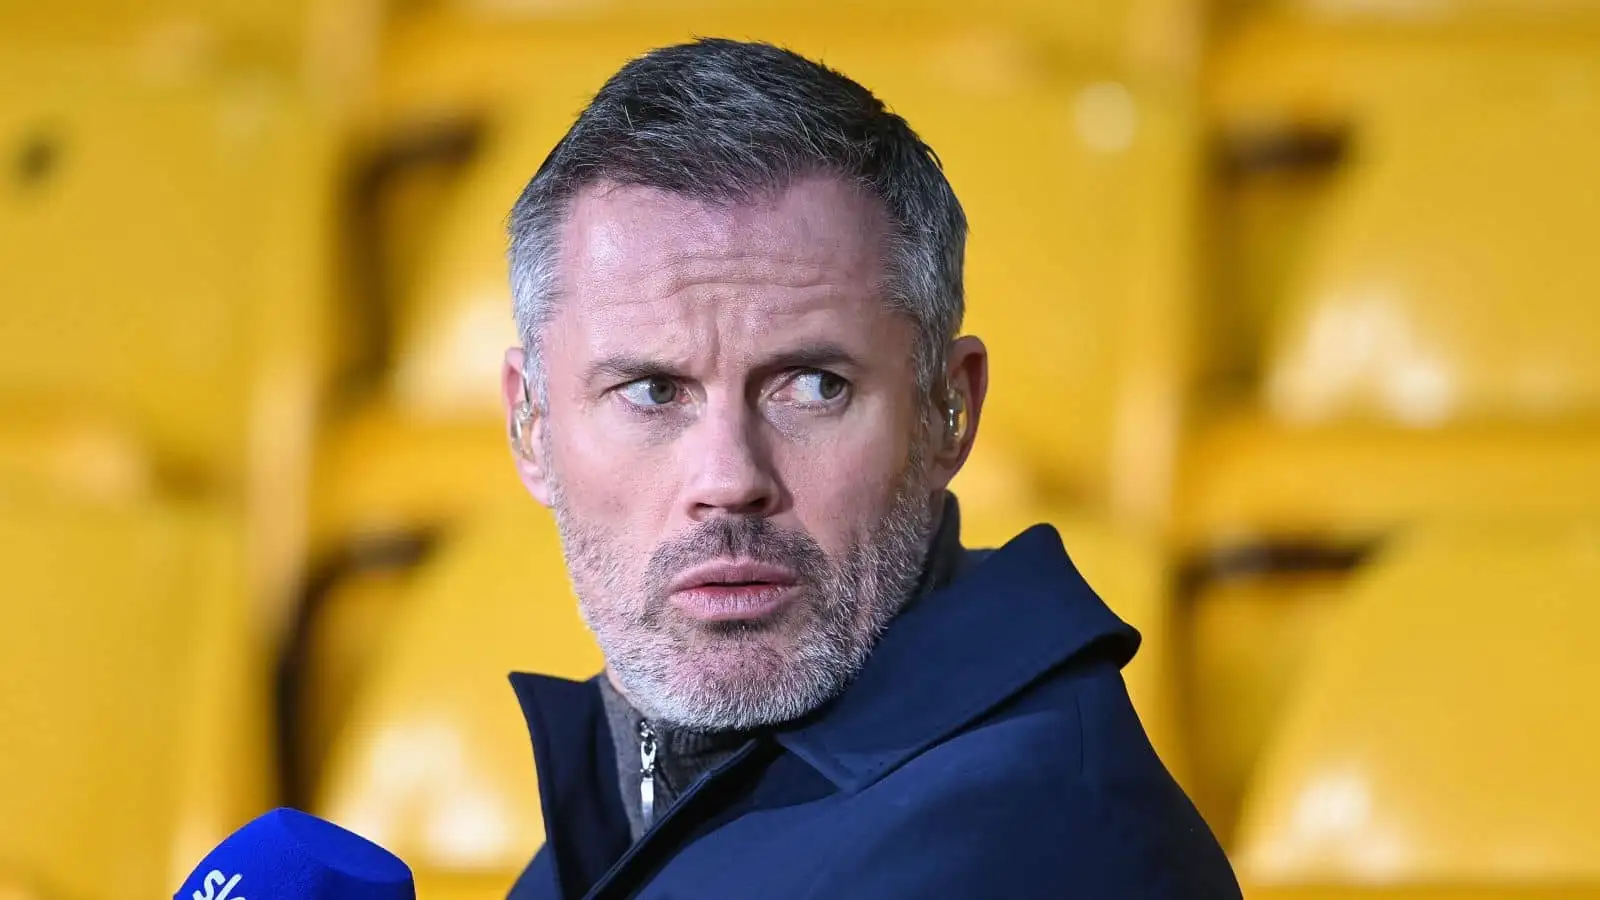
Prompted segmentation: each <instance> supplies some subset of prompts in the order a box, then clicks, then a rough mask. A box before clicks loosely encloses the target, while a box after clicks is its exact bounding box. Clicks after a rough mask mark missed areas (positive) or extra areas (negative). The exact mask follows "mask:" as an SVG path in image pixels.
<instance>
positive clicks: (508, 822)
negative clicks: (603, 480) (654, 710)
mask: <svg viewBox="0 0 1600 900" xmlns="http://www.w3.org/2000/svg"><path fill="white" fill-rule="evenodd" d="M405 601H406V602H405V604H404V605H403V606H402V607H401V608H400V609H399V610H398V611H397V613H396V615H397V621H396V623H395V625H394V627H393V630H392V632H391V633H390V640H389V641H387V642H386V645H385V646H384V647H383V648H382V652H381V654H380V655H379V657H378V662H377V667H376V668H375V669H374V671H373V672H372V673H371V675H370V677H369V678H368V680H367V681H366V683H365V684H364V685H363V686H362V688H361V691H360V695H359V698H358V699H357V701H356V704H355V708H354V711H353V713H352V714H351V717H350V719H349V721H348V722H347V724H346V727H345V728H344V729H342V730H341V732H340V735H339V738H338V742H337V744H336V746H335V748H334V751H333V753H332V756H331V759H330V763H329V766H328V768H327V776H326V778H325V779H324V781H323V784H322V787H321V789H320V790H319V791H318V794H317V796H318V802H317V809H318V811H319V813H320V814H321V815H324V816H327V817H329V818H330V819H332V820H333V821H336V822H339V823H340V824H342V825H345V826H346V827H349V828H352V829H354V830H355V831H357V832H359V833H361V834H364V835H366V836H367V837H370V838H372V839H374V840H377V841H378V842H379V843H381V844H383V845H384V846H386V847H388V848H389V849H391V850H393V851H395V852H396V853H398V854H399V855H400V856H401V857H402V858H404V859H405V860H406V861H407V862H408V863H410V865H411V866H412V868H413V870H414V871H415V872H416V873H417V878H418V883H419V885H420V886H421V887H420V888H419V894H418V895H419V896H448V897H460V898H477V897H482V898H485V900H487V898H491V897H494V898H498V897H503V896H504V895H505V893H506V891H507V889H508V888H509V887H510V884H511V882H512V880H513V879H514V878H515V877H516V875H517V874H518V872H519V871H520V870H521V868H522V866H524V865H525V864H526V863H527V860H528V858H529V857H530V856H531V855H532V853H533V851H534V850H535V849H536V848H537V847H538V846H539V845H540V844H541V843H542V842H543V840H544V826H543V824H542V821H541V818H540V812H539V800H538V787H537V784H536V782H535V779H534V771H533V761H532V756H531V753H530V751H529V749H528V738H527V732H526V729H525V728H524V727H523V724H522V719H521V716H520V715H519V714H518V710H517V704H516V700H515V697H514V696H513V694H512V692H511V688H510V686H509V685H508V684H507V682H506V675H507V674H508V673H509V672H512V671H534V672H542V673H546V674H552V675H560V676H562V677H566V678H587V677H589V676H591V675H594V674H596V673H597V672H599V671H600V669H601V666H602V662H601V658H600V652H599V649H598V647H596V646H595V644H594V642H593V639H592V638H591V637H590V635H589V632H588V630H587V629H586V628H585V627H584V624H583V622H582V620H581V619H580V618H579V615H578V611H577V601H576V599H574V598H573V597H572V595H571V591H570V588H569V585H568V581H567V575H566V569H565V566H564V564H563V562H562V556H561V546H560V539H559V536H558V535H557V534H556V529H555V523H554V521H553V520H552V518H551V517H550V515H549V514H548V513H547V512H545V511H544V510H542V509H540V508H539V507H537V506H536V505H535V504H533V502H532V501H531V500H526V499H518V500H517V501H516V502H515V503H512V504H510V505H507V506H505V507H504V508H503V509H497V510H495V511H492V512H490V513H488V514H486V515H485V516H484V517H483V518H482V519H481V520H479V521H476V522H474V523H473V525H472V526H471V527H469V528H467V529H464V530H463V531H462V533H460V534H459V535H458V536H457V537H456V538H455V539H454V540H452V541H451V542H450V544H449V545H448V546H447V547H446V548H444V549H443V550H442V551H441V553H440V555H439V556H438V557H437V558H436V560H435V561H434V562H432V563H431V564H430V565H429V566H428V567H427V568H426V569H425V570H424V571H423V572H422V573H421V574H420V575H419V580H418V581H417V582H416V584H415V585H414V587H413V588H412V589H411V591H410V592H409V593H408V595H407V596H406V598H405ZM435 891H437V892H438V893H435Z"/></svg>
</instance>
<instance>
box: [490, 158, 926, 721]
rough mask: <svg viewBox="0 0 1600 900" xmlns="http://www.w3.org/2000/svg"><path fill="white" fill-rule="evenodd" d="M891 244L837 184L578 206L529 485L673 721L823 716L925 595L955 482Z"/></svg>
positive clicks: (632, 685)
mask: <svg viewBox="0 0 1600 900" xmlns="http://www.w3.org/2000/svg"><path fill="white" fill-rule="evenodd" d="M887 233H888V232H887V224H886V222H885V219H884V216H883V214H882V213H881V211H880V210H879V209H878V208H877V207H876V206H875V205H874V204H873V202H872V201H870V200H869V199H868V198H867V197H865V196H864V195H863V194H861V193H860V192H858V191H857V190H855V189H854V188H852V187H849V186H847V185H845V184H844V183H842V182H840V181H837V180H834V179H829V178H813V179H808V180H803V181H800V182H797V183H796V184H794V185H793V186H791V187H790V188H789V189H788V190H786V191H784V192H782V193H781V194H777V195H776V196H773V197H771V198H768V199H764V200H754V201H750V202H747V203H742V204H737V205H731V206H729V205H723V206H717V205H708V204H704V203H701V202H698V201H695V200H692V199H688V198H685V197H683V196H681V195H675V194H670V193H666V192H661V191H656V190H652V189H646V188H634V187H617V186H598V187H595V188H591V189H588V190H585V191H584V192H582V193H580V194H579V196H578V197H577V198H576V199H575V201H574V203H573V206H572V209H571V212H570V216H569V219H568V221H567V223H566V226H565V229H564V231H563V234H562V267H563V271H562V278H561V291H562V296H561V297H560V299H559V300H558V301H557V303H556V307H555V312H554V315H553V317H552V319H551V320H550V323H549V325H548V327H547V329H546V331H545V332H544V341H543V348H544V354H545V356H544V365H545V377H546V379H547V381H546V384H547V388H548V390H547V393H548V403H547V405H546V407H545V408H544V409H543V410H541V411H540V414H539V416H538V420H537V423H536V426H535V428H536V441H535V444H536V447H537V452H536V453H535V455H534V458H533V459H532V460H525V461H524V462H523V464H522V473H523V477H524V481H525V482H526V483H527V484H528V486H529V488H530V491H531V492H532V493H533V494H534V496H535V497H537V498H538V499H540V500H541V501H542V502H545V503H548V504H549V505H550V506H551V507H552V508H553V509H554V511H555V515H556V519H557V522H558V524H559V526H560V530H561V534H562V542H563V547H564V551H565V554H566V557H567V565H568V568H569V570H570V572H571V575H572V579H573V584H574V587H575V590H576V592H577V594H578V598H579V603H580V607H581V609H582V611H583V614H584V617H585V619H586V620H587V621H588V623H589V625H590V627H591V628H592V629H593V630H594V632H595V635H596V636H597V638H598V640H599V643H600V646H601V649H602V650H603V652H604V653H605V656H606V660H607V667H608V670H609V672H610V674H611V677H612V679H613V681H614V682H615V683H617V685H618V687H619V688H620V689H621V690H622V691H623V692H624V694H625V695H627V696H628V698H629V699H630V700H631V701H632V702H633V703H634V704H635V705H636V706H638V707H639V708H640V709H641V711H643V712H644V713H645V714H646V715H648V716H650V717H651V718H654V719H658V720H662V721H667V722H671V723H674V724H678V725H682V726H687V727H692V728H698V729H705V730H715V729H728V728H750V727H754V726H757V725H763V724H772V723H776V722H782V721H786V720H789V719H793V718H795V717H797V716H800V715H803V714H805V713H807V712H809V711H811V710H812V709H815V708H816V707H817V706H819V705H820V704H821V703H823V702H825V701H826V700H828V699H830V698H831V697H832V696H834V695H835V694H837V693H838V692H839V691H840V690H841V689H842V688H843V687H844V685H845V684H846V683H847V682H848V681H849V680H850V679H851V678H852V677H853V676H854V675H855V673H856V671H857V670H859V668H860V666H861V664H862V662H863V661H864V660H865V658H866V655H867V653H868V652H869V651H870V650H871V647H872V645H873V643H874V642H875V640H876V638H877V636H878V634H879V633H880V632H881V630H882V628H883V627H884V626H885V625H886V624H887V622H888V621H889V619H890V618H891V617H892V616H893V615H894V613H895V612H896V611H897V610H898V608H899V606H900V604H901V603H902V602H903V601H904V599H905V597H906V595H907V594H908V593H909V592H910V590H911V589H912V588H913V587H914V584H915V581H916V579H917V576H918V573H919V571H920V567H921V563H922V558H923V554H924V551H925V548H926V544H927V540H928V533H929V530H930V519H931V512H930V510H931V498H932V496H933V492H934V491H936V490H937V489H939V488H942V487H943V484H944V482H945V481H947V480H948V477H949V476H948V473H941V472H940V471H938V470H937V467H933V470H930V466H929V464H928V461H929V455H930V454H929V451H930V448H931V446H932V444H931V442H932V441H933V439H934V435H935V432H934V431H933V430H932V427H931V425H930V417H929V412H930V411H931V407H929V406H928V405H927V403H926V400H925V397H924V395H923V393H922V392H921V391H919V389H918V387H917V383H916V378H915V372H914V369H913V363H912V350H913V340H914V329H913V326H912V323H911V322H910V320H909V319H908V318H907V317H906V316H905V315H904V314H900V313H896V312H895V311H893V310H892V309H891V308H890V307H889V305H888V304H887V303H886V301H885V298H884V293H883V284H884V280H885V266H884V258H885V240H886V235H887ZM515 359H516V354H515V351H514V352H513V354H512V356H511V360H512V363H513V364H508V374H507V379H506V380H507V394H508V399H510V398H512V397H515V396H516V395H518V394H520V386H519V383H518V382H517V380H516V377H515V365H514V361H515Z"/></svg>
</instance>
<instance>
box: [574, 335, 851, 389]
mask: <svg viewBox="0 0 1600 900" xmlns="http://www.w3.org/2000/svg"><path fill="white" fill-rule="evenodd" d="M860 364H861V361H860V359H859V358H858V357H857V356H856V354H854V353H852V352H850V351H849V350H847V349H845V348H844V346H842V345H840V344H836V343H833V342H831V341H819V342H817V343H811V344H803V345H801V346H799V347H793V348H790V349H787V350H780V351H778V352H777V353H774V354H773V355H771V356H770V357H768V358H766V359H764V360H762V361H761V362H760V363H759V364H758V365H757V366H756V369H757V370H758V371H781V370H784V369H827V368H835V367H841V366H843V367H859V366H860ZM678 369H679V367H678V366H677V365H675V364H673V363H668V362H665V361H663V360H659V359H651V358H649V357H644V356H634V355H630V354H626V353H619V354H615V355H613V356H607V357H605V358H603V359H600V360H596V361H595V362H594V363H593V364H591V365H590V366H589V368H588V369H587V370H586V371H585V373H584V383H585V384H594V383H595V382H597V381H601V380H607V381H617V382H624V381H637V380H639V379H641V378H650V377H653V376H666V377H669V378H670V377H676V375H677V373H678Z"/></svg>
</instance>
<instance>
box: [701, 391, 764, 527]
mask: <svg viewBox="0 0 1600 900" xmlns="http://www.w3.org/2000/svg"><path fill="white" fill-rule="evenodd" d="M759 421H760V419H759V417H758V416H756V415H754V414H753V413H752V412H751V411H749V410H746V409H744V408H742V405H741V404H729V408H726V409H722V410H715V409H708V410H707V411H706V412H705V413H704V414H702V415H701V417H700V419H699V421H697V422H696V423H695V425H694V426H693V429H692V430H693V432H694V439H692V440H689V441H685V442H684V443H685V447H684V451H685V452H686V453H687V454H688V460H687V462H688V465H689V467H690V471H691V473H692V474H691V477H690V478H689V480H688V490H687V493H686V495H685V502H686V505H687V509H686V512H687V513H688V515H689V517H690V518H691V519H693V520H694V521H697V522H700V521H705V520H707V519H710V518H714V517H716V516H723V515H726V516H770V515H772V514H773V513H774V512H776V511H777V509H778V506H779V502H780V494H781V486H780V482H779V479H778V476H777V472H776V470H775V467H774V465H773V459H772V454H771V452H770V448H769V447H768V444H767V441H766V439H765V435H763V434H762V433H761V429H760V428H759V424H758V423H759Z"/></svg>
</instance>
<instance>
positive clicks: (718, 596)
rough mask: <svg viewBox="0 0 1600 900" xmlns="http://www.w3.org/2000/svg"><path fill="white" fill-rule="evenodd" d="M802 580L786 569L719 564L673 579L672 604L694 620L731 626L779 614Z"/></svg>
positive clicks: (732, 562) (737, 562) (728, 562)
mask: <svg viewBox="0 0 1600 900" xmlns="http://www.w3.org/2000/svg"><path fill="white" fill-rule="evenodd" d="M799 583H800V578H799V576H798V575H797V574H796V573H795V572H794V570H792V569H789V568H787V567H784V566H777V565H772V564H770V563H761V562H754V561H746V560H719V561H715V562H710V563H705V564H702V565H699V566H695V567H694V568H692V569H689V570H688V571H686V572H684V573H682V574H681V575H679V576H678V577H677V578H675V579H673V581H672V584H671V592H672V594H671V596H672V603H673V605H674V606H676V607H678V609H680V610H682V611H683V612H684V613H685V614H687V615H688V616H690V617H691V618H694V619H699V620H701V621H705V622H729V621H739V620H751V619H759V618H763V617H765V616H769V615H771V614H773V613H774V612H776V611H778V610H779V609H780V608H782V606H783V605H784V603H786V602H787V601H788V600H789V599H790V598H791V597H792V596H793V594H794V592H795V588H796V587H797V586H798V585H799Z"/></svg>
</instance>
